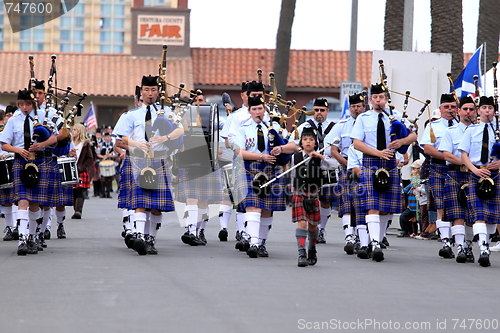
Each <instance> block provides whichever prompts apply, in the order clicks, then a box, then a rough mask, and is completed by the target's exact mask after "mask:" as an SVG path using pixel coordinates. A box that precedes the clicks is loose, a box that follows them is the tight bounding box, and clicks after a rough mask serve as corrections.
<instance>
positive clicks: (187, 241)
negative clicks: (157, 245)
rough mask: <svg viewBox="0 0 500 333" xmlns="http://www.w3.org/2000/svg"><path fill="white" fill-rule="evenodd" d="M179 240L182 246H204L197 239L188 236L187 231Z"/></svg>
mask: <svg viewBox="0 0 500 333" xmlns="http://www.w3.org/2000/svg"><path fill="white" fill-rule="evenodd" d="M181 240H182V242H183V243H184V244H188V245H191V246H198V245H205V244H204V243H203V242H202V241H201V240H200V239H199V238H198V237H196V236H195V235H193V234H190V233H189V231H186V232H185V233H184V235H182V236H181Z"/></svg>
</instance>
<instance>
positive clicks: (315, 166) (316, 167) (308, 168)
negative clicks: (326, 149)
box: [292, 152, 327, 192]
mask: <svg viewBox="0 0 500 333" xmlns="http://www.w3.org/2000/svg"><path fill="white" fill-rule="evenodd" d="M292 158H293V164H294V165H297V164H298V163H300V162H302V161H303V160H304V155H303V153H302V152H300V153H295V154H293V156H292ZM320 166H321V159H319V158H317V157H313V158H311V160H309V163H307V164H306V163H304V164H302V165H300V166H298V167H297V168H296V169H295V179H294V183H293V187H294V188H295V190H297V191H305V192H314V191H319V189H320V187H321V186H322V185H323V184H325V177H326V172H327V171H326V170H322V169H321V167H320Z"/></svg>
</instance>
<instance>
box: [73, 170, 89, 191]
mask: <svg viewBox="0 0 500 333" xmlns="http://www.w3.org/2000/svg"><path fill="white" fill-rule="evenodd" d="M78 177H79V178H80V184H76V185H73V188H90V174H89V172H88V171H84V172H79V173H78Z"/></svg>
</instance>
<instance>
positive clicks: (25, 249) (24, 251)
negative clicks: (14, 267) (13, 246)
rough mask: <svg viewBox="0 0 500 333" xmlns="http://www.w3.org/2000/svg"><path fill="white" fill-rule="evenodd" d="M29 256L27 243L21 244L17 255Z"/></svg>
mask: <svg viewBox="0 0 500 333" xmlns="http://www.w3.org/2000/svg"><path fill="white" fill-rule="evenodd" d="M27 254H28V245H27V244H26V242H25V241H23V242H21V244H19V246H18V247H17V255H18V256H25V255H27Z"/></svg>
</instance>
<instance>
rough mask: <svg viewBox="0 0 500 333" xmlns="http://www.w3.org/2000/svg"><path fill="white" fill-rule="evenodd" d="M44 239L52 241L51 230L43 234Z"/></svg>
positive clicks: (46, 230)
mask: <svg viewBox="0 0 500 333" xmlns="http://www.w3.org/2000/svg"><path fill="white" fill-rule="evenodd" d="M43 238H45V239H50V230H49V229H45V231H44V232H43Z"/></svg>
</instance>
